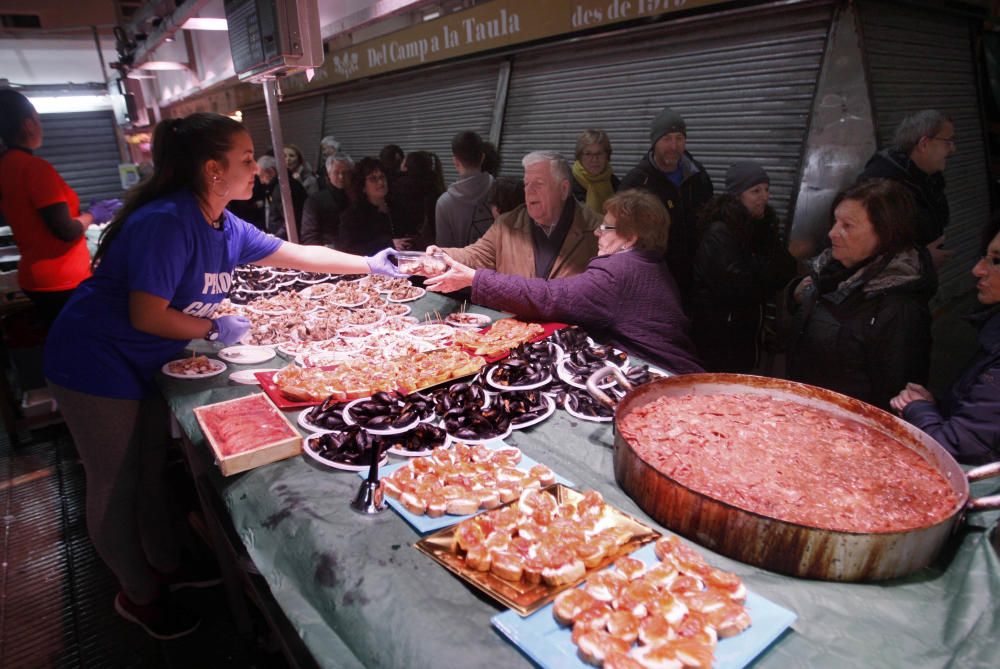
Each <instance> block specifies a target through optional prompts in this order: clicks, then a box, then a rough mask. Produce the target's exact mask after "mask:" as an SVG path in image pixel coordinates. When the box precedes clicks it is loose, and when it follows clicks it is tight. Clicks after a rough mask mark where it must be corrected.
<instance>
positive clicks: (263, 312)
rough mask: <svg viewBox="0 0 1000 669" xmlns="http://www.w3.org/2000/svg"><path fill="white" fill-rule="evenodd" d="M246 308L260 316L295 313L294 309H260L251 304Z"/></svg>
mask: <svg viewBox="0 0 1000 669" xmlns="http://www.w3.org/2000/svg"><path fill="white" fill-rule="evenodd" d="M246 310H247V311H249V312H250V313H252V314H257V315H258V316H287V315H288V314H292V313H295V310H294V309H258V308H257V307H251V306H249V305H248V306H247V307H246Z"/></svg>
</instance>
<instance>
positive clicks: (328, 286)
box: [299, 279, 337, 300]
mask: <svg viewBox="0 0 1000 669" xmlns="http://www.w3.org/2000/svg"><path fill="white" fill-rule="evenodd" d="M324 280H325V279H324ZM300 281H301V279H300ZM306 283H308V282H306ZM336 290H337V289H336V287H335V286H334V285H333V284H332V283H314V284H313V285H311V286H307V287H305V288H303V289H302V290H300V291H299V295H301V296H302V297H304V298H306V299H308V300H320V299H323V298H324V297H329V296H330V295H332V294H333V293H334V291H336Z"/></svg>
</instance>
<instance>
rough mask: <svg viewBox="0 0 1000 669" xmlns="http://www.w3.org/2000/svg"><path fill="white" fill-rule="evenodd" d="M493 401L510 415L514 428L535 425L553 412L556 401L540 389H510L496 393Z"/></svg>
mask: <svg viewBox="0 0 1000 669" xmlns="http://www.w3.org/2000/svg"><path fill="white" fill-rule="evenodd" d="M494 403H495V404H499V405H500V406H502V407H503V408H504V410H505V411H506V412H507V414H508V415H509V416H510V426H511V428H513V429H515V430H523V429H524V428H526V427H531V426H532V425H537V424H538V423H541V422H542V421H543V420H545V419H546V418H548V417H549V416H551V415H552V414H553V413H555V410H556V401H555V399H553V398H552V397H550V396H549V395H546V394H545V393H543V392H542V391H540V390H512V391H507V392H502V393H499V394H497V396H496V397H495V398H494Z"/></svg>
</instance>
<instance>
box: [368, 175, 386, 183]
mask: <svg viewBox="0 0 1000 669" xmlns="http://www.w3.org/2000/svg"><path fill="white" fill-rule="evenodd" d="M365 181H370V182H372V183H373V184H377V183H380V182H384V181H386V178H385V175H384V174H369V175H368V176H367V177H365Z"/></svg>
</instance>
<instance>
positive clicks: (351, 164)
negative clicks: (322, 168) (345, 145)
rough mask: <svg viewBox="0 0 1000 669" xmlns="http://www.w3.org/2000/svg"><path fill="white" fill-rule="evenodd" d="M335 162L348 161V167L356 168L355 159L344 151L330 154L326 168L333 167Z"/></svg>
mask: <svg viewBox="0 0 1000 669" xmlns="http://www.w3.org/2000/svg"><path fill="white" fill-rule="evenodd" d="M334 163H347V166H348V167H350V168H352V169H353V168H354V161H353V160H351V157H350V156H348V155H346V154H343V153H338V154H337V155H334V156H330V157H329V158H327V159H326V169H328V170H329V169H330V168H331V167H333V164H334Z"/></svg>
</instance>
